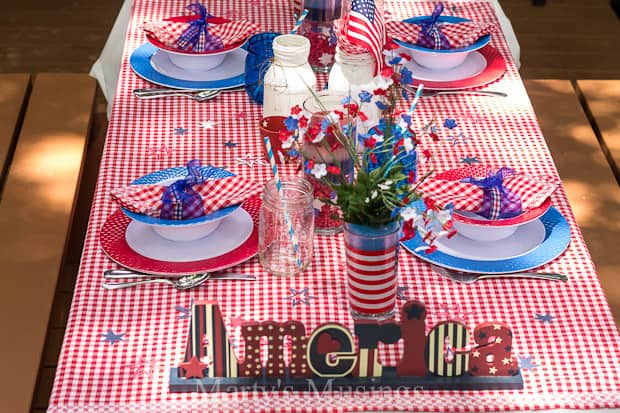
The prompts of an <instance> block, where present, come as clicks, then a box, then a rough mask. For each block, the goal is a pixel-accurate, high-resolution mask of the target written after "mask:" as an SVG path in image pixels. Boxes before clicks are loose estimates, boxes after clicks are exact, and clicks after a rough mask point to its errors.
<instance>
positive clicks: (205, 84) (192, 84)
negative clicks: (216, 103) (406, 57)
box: [129, 43, 245, 90]
mask: <svg viewBox="0 0 620 413" xmlns="http://www.w3.org/2000/svg"><path fill="white" fill-rule="evenodd" d="M157 50H158V49H157V48H156V47H155V46H153V45H152V44H150V43H145V44H143V45H142V46H140V47H138V48H137V49H136V50H134V52H133V53H132V54H131V57H130V58H129V64H130V65H131V68H132V69H133V71H134V72H136V74H137V75H138V76H140V77H141V78H142V79H144V80H148V81H149V82H152V83H155V84H156V85H160V86H166V87H171V88H177V89H188V90H205V89H229V88H233V87H238V86H243V85H244V79H245V74H244V73H241V74H240V75H238V76H232V77H229V78H226V79H220V80H209V81H194V80H182V79H175V78H173V77H170V76H166V75H164V74H163V73H159V72H158V71H157V70H155V69H154V68H153V66H151V56H153V53H155V52H156V51H157Z"/></svg>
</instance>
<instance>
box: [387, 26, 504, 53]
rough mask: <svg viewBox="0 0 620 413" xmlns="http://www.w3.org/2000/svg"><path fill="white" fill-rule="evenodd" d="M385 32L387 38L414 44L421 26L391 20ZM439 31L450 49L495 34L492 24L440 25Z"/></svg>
mask: <svg viewBox="0 0 620 413" xmlns="http://www.w3.org/2000/svg"><path fill="white" fill-rule="evenodd" d="M385 30H386V31H387V34H388V37H391V38H394V39H398V40H400V41H403V42H406V43H412V44H415V43H416V42H417V41H418V35H419V34H420V31H421V30H422V26H420V25H419V24H410V23H404V22H401V21H394V20H391V21H388V22H387V23H386V24H385ZM440 30H441V32H442V33H443V34H444V35H445V36H446V39H448V42H450V47H451V48H453V49H458V48H461V47H466V46H469V45H471V44H473V43H475V42H476V40H478V39H479V38H481V37H482V36H485V35H487V34H491V33H495V31H496V30H497V28H496V26H495V24H493V23H477V22H464V23H453V24H442V25H441V29H440Z"/></svg>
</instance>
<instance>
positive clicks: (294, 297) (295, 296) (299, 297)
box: [284, 287, 316, 307]
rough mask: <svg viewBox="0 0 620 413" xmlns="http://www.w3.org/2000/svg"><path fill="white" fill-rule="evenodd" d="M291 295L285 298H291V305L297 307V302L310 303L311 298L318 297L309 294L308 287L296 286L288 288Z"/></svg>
mask: <svg viewBox="0 0 620 413" xmlns="http://www.w3.org/2000/svg"><path fill="white" fill-rule="evenodd" d="M288 290H289V291H290V292H291V295H288V296H286V297H284V299H285V300H290V301H291V305H292V306H293V307H295V306H296V305H297V304H305V305H310V300H311V299H313V298H316V297H313V296H310V295H308V287H305V288H302V289H301V290H297V289H295V288H292V287H291V288H289V289H288Z"/></svg>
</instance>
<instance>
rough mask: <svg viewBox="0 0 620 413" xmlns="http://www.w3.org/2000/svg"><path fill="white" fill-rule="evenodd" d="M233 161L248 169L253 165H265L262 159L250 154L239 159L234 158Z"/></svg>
mask: <svg viewBox="0 0 620 413" xmlns="http://www.w3.org/2000/svg"><path fill="white" fill-rule="evenodd" d="M235 161H236V162H237V165H245V166H247V167H248V168H254V166H255V165H267V164H266V163H265V161H264V160H263V158H262V157H258V156H256V155H253V154H251V153H249V154H247V155H245V156H242V157H240V158H235Z"/></svg>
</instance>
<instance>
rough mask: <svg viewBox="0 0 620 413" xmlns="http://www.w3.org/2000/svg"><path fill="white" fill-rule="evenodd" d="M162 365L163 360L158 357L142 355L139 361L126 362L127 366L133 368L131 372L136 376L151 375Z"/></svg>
mask: <svg viewBox="0 0 620 413" xmlns="http://www.w3.org/2000/svg"><path fill="white" fill-rule="evenodd" d="M161 366H162V360H158V359H148V360H147V359H145V358H144V357H140V358H139V359H138V360H137V361H135V362H133V363H130V364H126V365H125V366H123V367H125V368H130V369H131V374H132V375H133V376H134V377H150V376H152V375H153V374H154V373H155V372H157V371H158V370H159V369H160V368H161Z"/></svg>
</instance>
